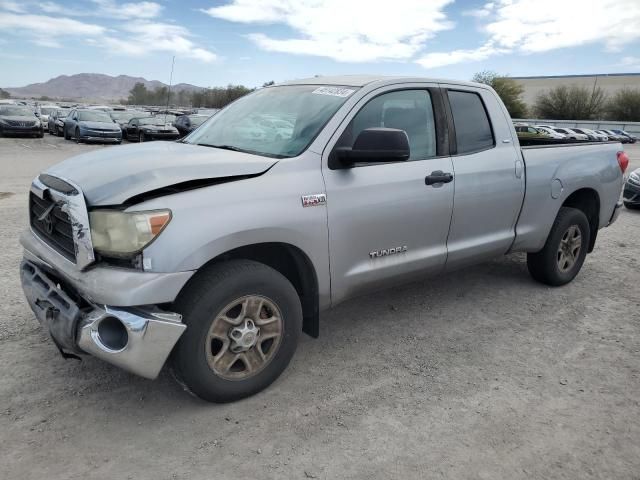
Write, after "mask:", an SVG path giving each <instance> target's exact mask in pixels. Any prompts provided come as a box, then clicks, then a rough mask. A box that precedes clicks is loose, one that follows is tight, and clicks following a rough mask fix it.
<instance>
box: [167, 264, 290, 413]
mask: <svg viewBox="0 0 640 480" xmlns="http://www.w3.org/2000/svg"><path fill="white" fill-rule="evenodd" d="M175 309H176V311H178V312H179V313H181V314H182V315H183V321H184V322H185V324H186V325H187V329H186V331H185V333H184V334H183V335H182V337H181V338H180V341H179V342H178V344H177V345H176V348H175V350H174V352H173V356H172V364H173V370H174V373H175V375H176V377H177V379H178V381H179V382H181V383H182V384H183V385H184V386H186V387H187V388H188V389H189V390H190V391H191V392H193V393H194V394H195V395H197V396H198V397H200V398H202V399H204V400H207V401H211V402H230V401H234V400H239V399H241V398H244V397H248V396H249V395H253V394H255V393H257V392H259V391H261V390H263V389H264V388H266V387H267V386H269V385H270V384H271V383H272V382H273V381H274V380H275V379H276V378H278V376H280V374H281V373H282V372H283V371H284V370H285V368H286V367H287V365H288V364H289V361H290V360H291V357H292V356H293V354H294V352H295V350H296V346H297V344H298V339H299V337H300V332H301V331H302V307H301V305H300V298H299V297H298V294H297V292H296V290H295V288H294V287H293V285H292V284H291V283H290V282H289V281H288V280H287V279H286V278H285V277H284V276H283V275H282V274H280V273H279V272H277V271H276V270H274V269H272V268H271V267H268V266H267V265H264V264H262V263H258V262H253V261H249V260H231V261H228V262H224V263H220V264H217V265H214V266H213V267H210V268H208V269H207V270H205V271H203V272H201V273H199V274H198V275H197V277H195V278H194V280H193V281H192V283H191V284H189V285H188V286H187V287H186V288H185V291H184V293H181V294H180V295H179V297H178V299H177V300H176V303H175Z"/></svg>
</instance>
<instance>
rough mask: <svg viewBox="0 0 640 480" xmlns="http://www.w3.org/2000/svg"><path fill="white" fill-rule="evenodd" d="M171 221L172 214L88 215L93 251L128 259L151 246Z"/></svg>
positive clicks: (104, 212)
mask: <svg viewBox="0 0 640 480" xmlns="http://www.w3.org/2000/svg"><path fill="white" fill-rule="evenodd" d="M170 221H171V210H152V211H146V212H121V211H118V210H94V211H93V212H90V213H89V223H90V224H91V239H92V241H93V248H95V250H96V251H98V252H100V253H103V254H110V255H113V256H120V257H126V256H130V255H132V254H135V253H138V252H140V251H141V250H142V249H143V248H144V247H146V246H147V245H149V243H151V242H152V241H153V240H154V239H155V238H156V237H157V236H158V235H159V234H160V232H162V230H164V228H165V227H166V226H167V225H168V224H169V222H170Z"/></svg>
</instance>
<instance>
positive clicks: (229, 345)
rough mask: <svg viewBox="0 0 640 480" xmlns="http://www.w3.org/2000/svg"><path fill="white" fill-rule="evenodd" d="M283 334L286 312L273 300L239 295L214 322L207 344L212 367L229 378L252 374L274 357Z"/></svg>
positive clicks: (239, 378) (206, 350)
mask: <svg viewBox="0 0 640 480" xmlns="http://www.w3.org/2000/svg"><path fill="white" fill-rule="evenodd" d="M282 334H283V322H282V314H281V312H280V309H279V308H278V307H277V306H276V304H275V303H274V302H273V301H272V300H270V299H268V298H266V297H263V296H260V295H247V296H244V297H241V298H238V299H236V300H234V301H232V302H230V303H229V304H227V305H226V306H225V307H224V308H223V309H222V310H221V311H220V312H219V313H218V314H217V315H216V316H215V318H214V319H213V321H212V322H211V326H210V328H209V332H208V334H207V338H206V341H205V347H204V348H205V356H206V358H207V363H208V364H209V368H211V370H213V372H214V373H215V374H216V375H218V376H219V377H221V378H224V379H225V380H245V379H247V378H249V377H252V376H254V375H256V374H257V373H259V372H260V371H262V370H263V369H264V368H265V367H266V366H267V365H268V364H269V363H270V362H271V360H273V357H274V356H275V354H276V352H277V351H278V348H279V346H280V343H281V341H282Z"/></svg>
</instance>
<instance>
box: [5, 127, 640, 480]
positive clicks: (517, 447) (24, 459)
mask: <svg viewBox="0 0 640 480" xmlns="http://www.w3.org/2000/svg"><path fill="white" fill-rule="evenodd" d="M91 148H119V147H102V146H87V145H75V144H73V143H71V142H65V141H64V140H62V139H59V138H55V137H51V136H45V138H44V139H42V140H40V139H0V161H1V163H2V167H1V168H2V175H0V211H1V212H2V219H3V224H4V228H2V229H1V230H0V240H2V244H3V245H4V248H3V249H2V251H0V262H1V268H2V273H3V275H1V276H0V295H1V296H2V298H4V304H3V306H2V310H3V315H2V316H1V317H0V378H2V382H0V445H1V447H0V465H1V467H0V477H1V478H6V479H20V480H27V479H42V478H48V479H62V478H64V479H83V480H85V479H86V480H89V479H105V478H114V479H136V480H138V479H153V480H159V479H200V478H224V479H236V478H237V479H247V478H264V479H270V478H291V479H296V478H299V479H305V478H318V479H335V478H358V479H360V478H362V479H365V478H367V479H368V478H385V479H386V478H420V479H425V478H451V479H466V478H469V479H492V480H493V479H509V480H513V479H519V478H540V479H550V478H567V479H588V478H598V479H631V480H638V479H640V405H639V399H640V315H639V313H638V312H639V311H640V308H639V307H640V295H639V293H640V287H639V284H640V242H639V239H640V212H632V211H629V210H624V211H623V212H622V214H621V216H620V218H619V220H618V222H617V223H616V224H615V225H614V226H612V227H611V228H608V229H605V230H603V231H601V232H600V235H599V238H598V243H597V245H596V249H595V251H594V252H593V254H592V255H590V256H589V257H588V258H587V261H586V263H585V266H584V268H583V269H582V272H581V273H580V275H579V276H578V278H577V279H576V280H575V281H574V282H573V283H571V284H569V285H567V286H565V287H562V288H555V289H552V288H548V287H545V286H542V285H540V284H537V283H534V282H533V281H532V280H531V279H530V277H529V276H528V274H527V270H526V264H525V257H524V256H523V255H511V256H508V257H505V258H501V259H498V260H495V261H491V262H488V263H485V264H483V265H479V266H477V267H474V268H470V269H467V270H464V271H460V272H457V273H454V274H450V275H447V276H444V277H441V278H439V279H437V280H425V281H424V282H422V283H415V284H411V285H407V286H403V287H398V288H395V289H392V290H389V291H386V292H383V293H379V294H376V295H372V296H368V297H364V298H360V299H357V300H353V301H350V302H348V303H345V304H343V305H341V306H340V307H338V308H336V309H335V310H333V311H331V312H329V313H327V314H326V315H324V317H323V321H322V326H321V330H322V332H321V337H320V339H318V340H312V339H310V338H308V337H304V339H303V341H302V342H301V344H300V346H299V348H298V352H297V354H296V356H295V358H294V360H293V362H292V364H291V366H290V367H289V368H288V370H287V371H286V372H285V374H284V375H283V376H282V377H281V378H280V379H279V380H278V381H276V383H275V384H274V385H272V386H271V387H270V388H269V389H268V390H266V391H265V392H263V393H261V394H259V395H256V396H254V397H252V398H249V399H246V400H243V401H241V402H237V403H234V404H228V405H211V404H206V403H204V402H201V401H199V400H197V399H195V398H192V397H191V396H189V395H187V394H185V393H184V392H183V391H182V390H181V389H180V387H178V386H177V385H176V384H175V383H174V382H173V380H172V379H171V377H170V376H169V375H168V374H167V373H163V374H162V375H161V377H160V378H159V379H158V380H156V381H149V380H144V379H141V378H138V377H135V376H132V375H129V374H127V373H125V372H122V371H120V370H118V369H117V368H115V367H111V366H109V365H107V364H105V363H103V362H100V361H99V360H95V359H93V358H86V359H85V360H84V361H82V362H78V361H75V360H68V361H65V360H63V359H62V358H61V357H60V355H59V354H58V352H57V351H56V349H55V347H54V346H53V344H52V343H51V342H50V341H49V340H48V339H47V336H46V335H45V334H44V332H42V331H41V329H40V328H39V326H38V325H37V322H36V321H35V319H34V318H33V315H32V313H31V311H30V310H29V309H28V307H27V305H26V303H25V302H24V301H23V298H22V292H21V290H20V285H19V279H18V264H19V261H20V258H21V248H20V246H19V244H18V234H19V232H20V230H21V229H22V228H24V227H25V225H26V199H27V191H28V186H29V183H30V181H31V179H32V178H33V177H34V176H35V175H36V174H37V173H38V171H40V170H41V169H43V168H45V167H46V166H48V165H50V164H52V163H55V162H58V161H60V160H63V159H64V158H67V157H69V156H71V155H73V154H75V153H78V152H80V151H86V150H88V149H91ZM627 151H628V152H629V153H630V155H631V157H632V167H633V166H635V167H640V147H634V146H630V147H628V148H627Z"/></svg>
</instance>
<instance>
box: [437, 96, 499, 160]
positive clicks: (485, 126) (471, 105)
mask: <svg viewBox="0 0 640 480" xmlns="http://www.w3.org/2000/svg"><path fill="white" fill-rule="evenodd" d="M447 94H448V96H449V105H450V107H451V114H452V116H453V123H454V127H455V135H456V143H457V153H458V155H461V154H462V155H464V154H467V153H473V152H479V151H482V150H488V149H490V148H493V147H495V144H496V143H495V138H494V135H493V129H492V128H491V122H490V121H489V115H488V114H487V110H486V108H485V105H484V103H483V102H482V98H480V95H479V94H477V93H475V92H469V91H461V90H448V92H447Z"/></svg>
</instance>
